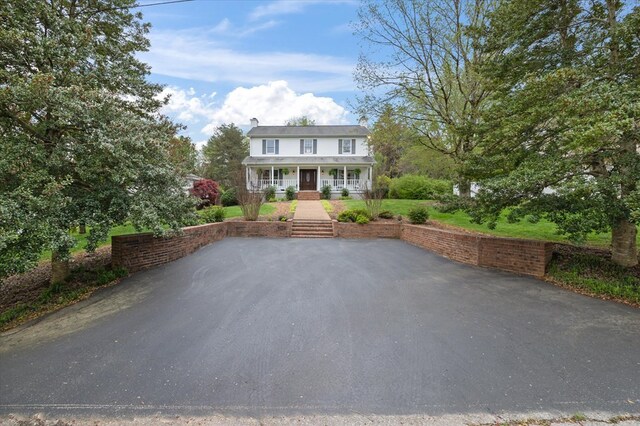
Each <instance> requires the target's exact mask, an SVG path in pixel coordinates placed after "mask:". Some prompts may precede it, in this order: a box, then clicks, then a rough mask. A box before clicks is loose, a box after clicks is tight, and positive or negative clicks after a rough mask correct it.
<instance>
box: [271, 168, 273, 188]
mask: <svg viewBox="0 0 640 426" xmlns="http://www.w3.org/2000/svg"><path fill="white" fill-rule="evenodd" d="M271 186H273V166H271Z"/></svg>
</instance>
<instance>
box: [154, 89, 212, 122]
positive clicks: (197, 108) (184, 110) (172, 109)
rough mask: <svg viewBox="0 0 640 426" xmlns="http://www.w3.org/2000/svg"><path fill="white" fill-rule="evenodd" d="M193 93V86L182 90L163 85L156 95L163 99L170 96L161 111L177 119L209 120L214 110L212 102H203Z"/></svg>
mask: <svg viewBox="0 0 640 426" xmlns="http://www.w3.org/2000/svg"><path fill="white" fill-rule="evenodd" d="M194 95H195V90H194V89H193V88H190V89H189V90H188V91H184V90H182V89H179V88H177V87H165V88H164V90H162V92H161V93H160V94H159V95H158V97H159V98H160V99H164V98H166V97H167V96H170V98H169V102H168V103H167V105H165V106H164V107H162V111H161V112H162V113H163V114H166V115H168V116H170V117H173V118H175V119H177V120H178V121H196V120H202V119H205V120H210V119H211V118H212V117H213V114H214V112H215V109H214V108H213V104H211V103H205V102H203V101H202V99H201V98H198V97H196V96H194Z"/></svg>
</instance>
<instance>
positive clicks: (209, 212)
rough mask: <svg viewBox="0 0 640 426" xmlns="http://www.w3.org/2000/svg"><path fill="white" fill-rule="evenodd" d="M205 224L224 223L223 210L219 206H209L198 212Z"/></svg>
mask: <svg viewBox="0 0 640 426" xmlns="http://www.w3.org/2000/svg"><path fill="white" fill-rule="evenodd" d="M198 214H199V215H200V217H201V218H202V220H203V221H204V222H205V223H213V222H222V221H224V208H222V207H220V206H211V207H207V208H206V209H202V210H200V211H199V212H198Z"/></svg>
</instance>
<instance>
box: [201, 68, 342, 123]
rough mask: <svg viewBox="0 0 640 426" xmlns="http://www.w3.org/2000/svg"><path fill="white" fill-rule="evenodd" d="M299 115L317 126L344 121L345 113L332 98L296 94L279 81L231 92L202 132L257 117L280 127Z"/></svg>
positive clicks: (284, 82)
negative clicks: (309, 119) (312, 121)
mask: <svg viewBox="0 0 640 426" xmlns="http://www.w3.org/2000/svg"><path fill="white" fill-rule="evenodd" d="M301 115H306V116H308V117H309V118H311V119H314V120H315V121H316V124H342V123H346V122H347V118H346V117H347V111H346V110H345V109H344V108H343V107H342V106H340V105H338V104H337V103H336V102H335V101H334V100H333V99H332V98H329V97H319V96H315V95H314V94H313V93H303V94H298V93H296V92H295V91H293V90H292V89H291V88H290V87H289V85H288V84H287V82H286V81H282V80H281V81H272V82H269V83H268V84H264V85H260V86H255V87H251V88H248V89H247V88H244V87H238V88H237V89H234V90H232V91H231V92H229V94H228V95H227V96H226V98H225V100H224V103H223V105H222V106H221V107H220V108H218V109H217V110H216V111H215V112H214V113H213V115H212V120H211V121H210V122H209V124H207V125H206V126H205V127H204V128H203V129H202V132H203V133H205V134H211V133H213V130H214V129H215V127H216V126H219V125H220V124H223V123H235V124H236V125H248V124H249V120H250V119H251V118H252V117H257V118H258V120H260V124H262V125H282V124H284V123H285V121H286V120H287V119H289V118H292V117H297V116H301Z"/></svg>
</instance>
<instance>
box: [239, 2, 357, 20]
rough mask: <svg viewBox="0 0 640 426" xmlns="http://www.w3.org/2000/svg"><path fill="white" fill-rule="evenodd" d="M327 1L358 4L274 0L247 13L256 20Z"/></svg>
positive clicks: (299, 10)
mask: <svg viewBox="0 0 640 426" xmlns="http://www.w3.org/2000/svg"><path fill="white" fill-rule="evenodd" d="M327 3H334V4H339V3H346V4H358V2H357V1H356V0H306V1H304V2H302V1H291V0H276V1H273V2H271V3H268V4H266V5H260V6H258V7H256V8H255V9H253V11H252V12H251V14H249V19H250V20H254V21H255V20H256V19H260V18H264V17H265V16H276V15H290V14H292V13H301V12H303V11H304V9H305V8H306V7H307V6H311V5H314V4H327Z"/></svg>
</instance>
